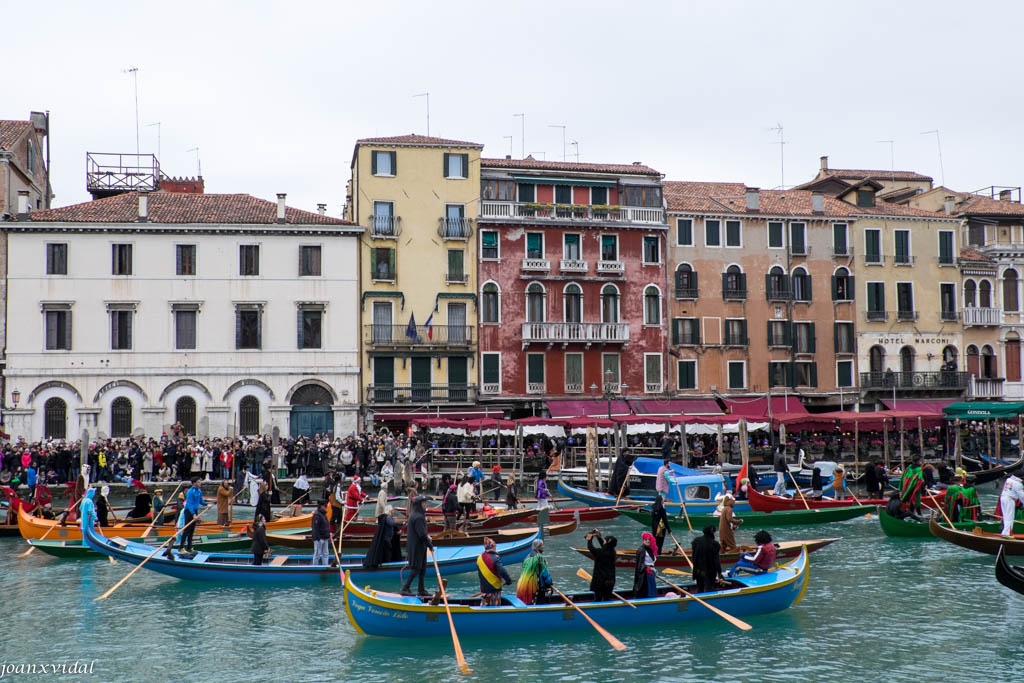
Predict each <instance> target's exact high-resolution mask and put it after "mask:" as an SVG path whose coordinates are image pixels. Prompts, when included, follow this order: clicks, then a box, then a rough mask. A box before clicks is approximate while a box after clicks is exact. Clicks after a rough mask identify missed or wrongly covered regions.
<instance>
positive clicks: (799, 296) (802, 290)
mask: <svg viewBox="0 0 1024 683" xmlns="http://www.w3.org/2000/svg"><path fill="white" fill-rule="evenodd" d="M793 299H794V300H795V301H810V300H811V276H810V275H808V274H807V271H806V270H804V269H803V268H797V269H795V270H794V271H793Z"/></svg>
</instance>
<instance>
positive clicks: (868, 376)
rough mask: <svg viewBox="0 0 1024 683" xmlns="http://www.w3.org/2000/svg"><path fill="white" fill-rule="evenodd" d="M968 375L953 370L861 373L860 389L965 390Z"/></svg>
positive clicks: (968, 378) (968, 381)
mask: <svg viewBox="0 0 1024 683" xmlns="http://www.w3.org/2000/svg"><path fill="white" fill-rule="evenodd" d="M970 376H971V375H970V373H968V372H957V371H955V370H942V371H941V372H891V371H888V370H887V371H885V372H862V373H860V386H861V388H862V389H880V390H886V389H888V390H892V389H893V388H894V387H895V388H897V389H911V390H918V389H957V390H962V389H966V388H967V387H968V385H969V384H970Z"/></svg>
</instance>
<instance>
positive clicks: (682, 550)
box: [668, 531, 693, 569]
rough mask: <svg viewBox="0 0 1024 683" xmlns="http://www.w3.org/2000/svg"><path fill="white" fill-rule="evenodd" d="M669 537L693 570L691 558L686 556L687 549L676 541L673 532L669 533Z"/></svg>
mask: <svg viewBox="0 0 1024 683" xmlns="http://www.w3.org/2000/svg"><path fill="white" fill-rule="evenodd" d="M668 535H669V536H670V537H671V538H672V542H673V543H675V544H676V547H677V548H679V552H680V553H681V554H682V555H683V557H684V558H685V559H686V564H688V565H690V569H693V562H692V561H691V560H690V556H689V555H687V554H686V548H684V547H683V546H682V545H680V544H679V541H677V540H676V537H675V534H673V533H672V532H671V531H670V532H668Z"/></svg>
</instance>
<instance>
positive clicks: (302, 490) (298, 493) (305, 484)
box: [292, 472, 310, 515]
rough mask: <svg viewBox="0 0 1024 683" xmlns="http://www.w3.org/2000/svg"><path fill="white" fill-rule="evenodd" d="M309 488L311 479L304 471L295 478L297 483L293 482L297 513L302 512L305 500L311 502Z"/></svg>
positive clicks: (293, 498) (293, 497)
mask: <svg viewBox="0 0 1024 683" xmlns="http://www.w3.org/2000/svg"><path fill="white" fill-rule="evenodd" d="M309 488H310V487H309V479H307V478H306V473H305V472H303V473H302V474H300V475H299V478H298V479H296V480H295V483H294V484H292V504H293V507H294V509H295V514H296V515H301V514H302V503H303V501H306V502H309V501H308V498H309Z"/></svg>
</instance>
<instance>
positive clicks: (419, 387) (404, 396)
mask: <svg viewBox="0 0 1024 683" xmlns="http://www.w3.org/2000/svg"><path fill="white" fill-rule="evenodd" d="M476 393H477V391H476V387H475V386H472V385H458V384H371V385H370V386H368V387H366V402H367V403H373V404H377V405H379V404H382V403H387V404H394V403H473V402H475V401H476Z"/></svg>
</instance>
